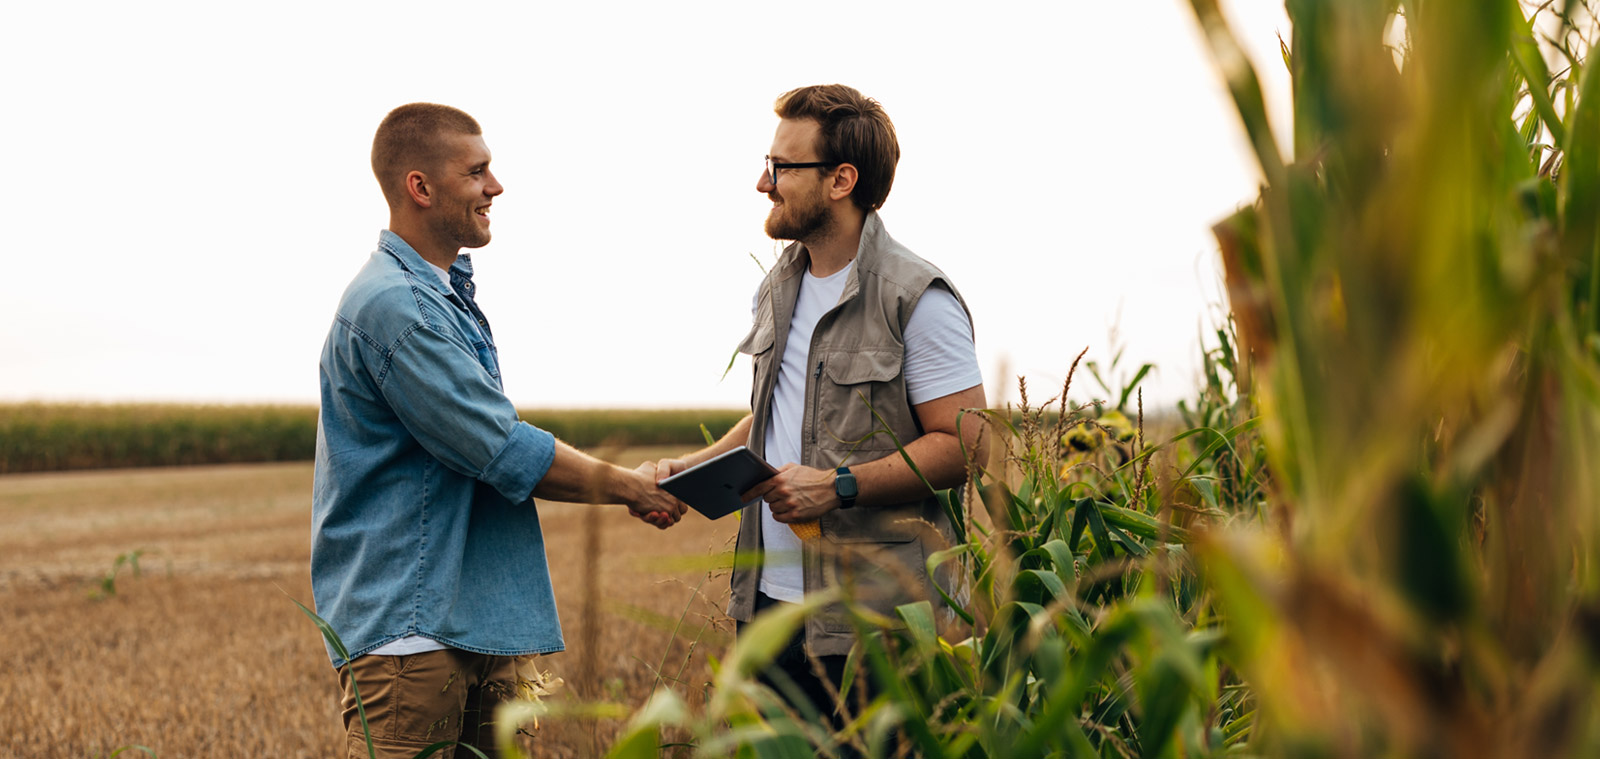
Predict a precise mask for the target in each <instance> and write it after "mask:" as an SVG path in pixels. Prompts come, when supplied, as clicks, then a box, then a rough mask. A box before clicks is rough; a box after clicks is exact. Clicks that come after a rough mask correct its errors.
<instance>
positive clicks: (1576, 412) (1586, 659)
mask: <svg viewBox="0 0 1600 759" xmlns="http://www.w3.org/2000/svg"><path fill="white" fill-rule="evenodd" d="M1190 4H1191V6H1192V8H1193V10H1194V13H1195V16H1196V18H1197V20H1198V21H1199V24H1200V27H1201V28H1202V29H1203V30H1204V34H1205V38H1206V41H1207V43H1208V45H1209V46H1210V48H1211V50H1212V53H1213V58H1214V59H1215V60H1216V61H1217V63H1218V68H1219V71H1220V73H1221V75H1222V77H1223V78H1224V80H1225V81H1226V82H1227V84H1228V87H1229V90H1230V92H1231V93H1232V95H1233V98H1234V101H1235V104H1236V106H1237V109H1238V112H1239V116H1240V120H1241V124H1242V128H1243V129H1244V132H1245V134H1246V135H1247V136H1248V137H1249V139H1250V142H1251V145H1252V146H1253V147H1254V149H1255V153H1256V159H1257V161H1258V163H1259V164H1260V166H1261V168H1262V174H1263V176H1264V178H1265V186H1264V188H1263V190H1262V192H1261V196H1260V198H1259V200H1258V202H1257V203H1256V204H1255V205H1254V206H1253V207H1251V208H1247V209H1245V210H1243V211H1241V212H1240V213H1238V214H1236V215H1235V216H1233V217H1231V218H1229V219H1227V220H1224V221H1223V222H1221V223H1219V224H1218V225H1217V227H1216V233H1217V238H1218V241H1219V244H1220V246H1221V249H1222V258H1223V262H1224V268H1225V270H1226V275H1227V279H1228V285H1229V293H1230V299H1231V300H1232V305H1233V308H1234V317H1235V319H1236V320H1237V323H1238V325H1239V334H1240V345H1239V348H1240V350H1239V354H1240V355H1239V356H1238V357H1237V359H1238V360H1239V361H1242V362H1245V363H1247V364H1249V365H1253V370H1252V373H1251V374H1250V376H1251V377H1252V378H1253V379H1254V381H1255V382H1254V384H1255V387H1254V390H1255V392H1256V393H1258V395H1259V402H1260V407H1261V408H1263V409H1267V410H1268V413H1265V414H1264V415H1263V417H1262V426H1261V429H1262V434H1263V437H1264V441H1265V450H1266V455H1267V462H1268V466H1269V469H1270V477H1269V478H1268V479H1269V481H1270V493H1268V497H1269V498H1271V499H1272V500H1273V501H1274V502H1275V503H1274V506H1275V508H1276V509H1277V510H1279V511H1281V513H1282V514H1283V515H1284V518H1285V521H1284V522H1283V523H1282V524H1280V525H1278V528H1277V529H1275V530H1269V531H1247V530H1246V531H1240V534H1239V535H1235V536H1231V537H1228V538H1226V539H1215V540H1208V541H1203V542H1202V544H1201V545H1200V546H1199V552H1198V557H1199V558H1200V560H1201V562H1202V564H1203V566H1205V567H1206V574H1207V580H1208V585H1209V587H1210V588H1211V589H1212V591H1213V592H1214V593H1215V594H1216V597H1217V599H1218V605H1217V608H1218V610H1219V611H1220V612H1221V613H1223V614H1224V615H1225V616H1226V618H1227V620H1228V623H1229V634H1230V637H1231V639H1232V640H1233V641H1234V642H1235V643H1234V645H1232V646H1230V648H1231V649H1232V654H1230V656H1233V657H1234V658H1236V659H1237V660H1239V661H1240V662H1241V669H1242V670H1243V672H1244V674H1245V676H1246V677H1247V678H1249V681H1250V683H1251V686H1252V690H1253V693H1252V698H1253V700H1254V703H1255V704H1257V705H1258V706H1259V711H1258V712H1256V714H1257V716H1256V717H1253V718H1252V719H1251V721H1250V730H1251V732H1252V733H1253V734H1254V733H1257V732H1264V733H1265V734H1266V735H1268V736H1270V739H1266V740H1264V741H1263V742H1257V743H1256V745H1257V747H1258V748H1260V749H1262V750H1265V751H1267V752H1268V753H1271V754H1273V755H1283V756H1345V755H1348V756H1371V755H1415V754H1418V753H1421V752H1439V753H1442V754H1446V755H1451V756H1464V757H1480V756H1481V757H1491V756H1527V755H1586V754H1591V753H1595V752H1596V751H1600V736H1597V735H1596V734H1595V731H1594V730H1592V729H1591V728H1588V727H1587V725H1591V724H1594V723H1595V719H1596V717H1600V710H1597V702H1596V699H1595V698H1594V697H1593V694H1594V687H1593V686H1594V682H1595V678H1596V675H1597V670H1596V667H1595V664H1594V662H1595V661H1596V657H1595V656H1594V652H1593V649H1592V647H1591V646H1588V645H1585V644H1580V643H1578V641H1580V640H1585V639H1590V640H1592V635H1591V634H1590V633H1588V632H1585V631H1587V630H1591V629H1592V628H1591V627H1589V625H1590V622H1588V621H1587V620H1592V619H1596V618H1600V616H1597V615H1596V613H1595V612H1594V611H1593V610H1594V609H1596V608H1597V603H1600V582H1597V580H1600V573H1597V572H1596V569H1595V562H1593V561H1592V559H1591V558H1590V557H1592V556H1594V555H1595V551H1596V548H1597V546H1596V536H1597V534H1600V506H1597V504H1600V499H1597V496H1600V483H1597V482H1596V480H1595V475H1594V473H1593V472H1594V466H1593V462H1594V461H1595V460H1596V456H1597V455H1600V364H1597V361H1596V356H1597V354H1596V350H1595V346H1597V345H1600V338H1597V328H1600V321H1597V316H1600V314H1597V310H1600V219H1597V217H1600V98H1597V97H1596V94H1597V93H1596V91H1597V90H1600V74H1597V73H1596V71H1595V68H1596V67H1594V66H1590V65H1587V61H1586V60H1585V58H1586V56H1587V53H1588V49H1589V46H1590V44H1591V43H1592V42H1593V41H1594V35H1595V32H1596V29H1595V26H1594V15H1593V13H1592V9H1589V8H1588V7H1587V4H1586V3H1583V2H1578V1H1576V0H1574V1H1571V2H1555V3H1544V4H1541V5H1537V6H1535V5H1532V4H1523V3H1518V2H1515V1H1514V0H1485V1H1484V2H1475V3H1443V2H1439V1H1438V0H1341V1H1339V2H1332V1H1330V0H1290V2H1288V4H1287V8H1288V11H1289V15H1290V18H1291V21H1292V23H1293V34H1292V40H1291V42H1290V43H1289V44H1288V45H1287V46H1286V52H1285V60H1286V63H1287V65H1288V66H1289V68H1290V72H1291V75H1292V78H1293V97H1294V125H1293V137H1292V144H1293V159H1292V160H1290V159H1286V158H1285V157H1284V156H1283V155H1282V153H1281V152H1280V151H1279V149H1278V141H1277V138H1276V135H1275V134H1274V133H1273V129H1272V126H1271V124H1270V123H1269V122H1268V120H1267V118H1266V111H1265V108H1264V104H1263V101H1262V98H1261V95H1260V88H1259V86H1258V85H1257V84H1256V77H1255V73H1254V71H1253V70H1252V69H1251V66H1250V64H1249V62H1248V59H1246V58H1244V57H1243V56H1242V55H1241V48H1240V46H1239V45H1238V44H1237V42H1236V41H1235V39H1234V37H1233V33H1232V31H1231V30H1230V29H1229V28H1228V24H1227V23H1226V21H1225V19H1224V18H1223V15H1222V14H1221V12H1220V10H1219V9H1218V8H1217V6H1216V3H1215V2H1212V1H1211V0H1191V3H1190ZM1401 30H1403V32H1402V31H1401ZM1280 536H1281V537H1280ZM1268 557H1272V558H1268ZM1306 671H1310V672H1312V673H1314V674H1312V675H1311V676H1312V677H1315V678H1316V682H1317V687H1314V688H1307V687H1305V685H1304V681H1303V678H1304V677H1305V674H1304V673H1305V672H1306ZM1377 683H1382V685H1381V686H1376V685H1375V684H1377ZM1330 714H1331V715H1337V719H1329V715H1330ZM1532 725H1538V726H1539V727H1538V728H1536V729H1535V728H1531V727H1528V726H1532ZM1258 728H1259V729H1258ZM1252 740H1253V741H1255V740H1257V739H1254V738H1253V739H1252Z"/></svg>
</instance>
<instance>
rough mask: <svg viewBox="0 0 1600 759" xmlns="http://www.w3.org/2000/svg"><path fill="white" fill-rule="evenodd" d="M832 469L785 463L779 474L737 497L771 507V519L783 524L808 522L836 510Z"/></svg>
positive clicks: (836, 500)
mask: <svg viewBox="0 0 1600 759" xmlns="http://www.w3.org/2000/svg"><path fill="white" fill-rule="evenodd" d="M833 478H834V473H833V470H831V469H812V468H811V467H808V466H800V465H799V464H785V465H784V466H783V468H782V469H779V470H778V475H777V476H776V477H773V478H772V479H769V480H767V481H766V482H763V483H761V484H760V485H757V486H755V487H754V488H751V489H750V491H749V492H747V493H745V494H744V495H742V496H740V497H741V498H743V499H744V500H746V501H748V500H750V499H752V498H760V499H762V500H764V501H766V502H767V505H768V506H771V507H772V518H773V519H776V520H778V521H779V522H783V523H786V524H787V523H792V522H809V521H811V520H813V519H819V518H821V517H822V515H823V514H826V513H828V512H830V511H833V510H834V509H837V508H839V494H838V493H836V492H834V489H833Z"/></svg>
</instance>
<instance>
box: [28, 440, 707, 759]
mask: <svg viewBox="0 0 1600 759" xmlns="http://www.w3.org/2000/svg"><path fill="white" fill-rule="evenodd" d="M670 452H674V451H662V450H646V449H629V450H625V451H620V452H616V455H615V456H614V460H616V461H618V462H619V463H624V464H634V463H637V462H638V461H640V460H643V459H644V458H645V457H647V456H650V457H653V456H656V455H658V454H661V453H670ZM310 493H311V465H310V464H306V463H295V464H260V465H241V466H221V467H194V468H173V469H148V470H118V471H109V472H94V473H72V474H37V475H12V476H5V477H0V604H3V605H4V607H5V608H6V609H7V613H6V620H7V621H6V623H5V624H4V626H3V627H0V630H3V631H4V635H5V640H6V643H7V645H6V646H5V647H4V649H3V651H0V672H4V673H5V675H4V677H0V755H3V756H19V757H21V756H26V757H72V758H74V759H82V758H83V757H90V756H101V755H104V754H105V753H107V752H109V751H110V750H112V749H115V748H116V747H118V746H123V745H128V744H140V745H144V746H149V747H150V748H152V749H154V750H155V751H156V752H157V753H158V754H159V755H160V756H161V757H326V756H334V755H336V751H337V746H338V745H339V740H340V726H339V717H338V708H337V685H336V680H335V676H334V672H333V669H332V668H331V667H330V666H329V665H328V662H327V659H326V656H325V655H324V653H323V648H322V642H321V639H320V637H319V636H318V635H317V633H316V630H315V629H314V628H313V627H312V626H311V624H310V622H308V621H307V620H306V619H305V617H303V616H302V615H301V614H300V612H299V610H298V609H296V608H295V607H294V604H292V603H290V602H289V599H288V598H286V597H285V596H284V592H287V593H289V594H290V595H292V596H294V597H295V598H298V599H301V600H302V601H306V602H308V603H309V601H310V599H311V587H310V572H309V569H308V565H309V561H310ZM591 512H593V513H596V514H597V518H595V519H593V520H592V522H593V524H594V525H595V528H596V532H595V533H594V534H593V535H592V536H589V535H586V534H585V530H586V527H585V524H586V522H589V521H590V520H588V519H586V515H587V514H589V513H591ZM540 519H541V522H542V525H543V528H544V531H545V537H546V541H547V545H548V551H549V559H550V569H551V575H552V578H553V580H554V582H555V587H556V597H557V605H558V607H559V610H560V612H559V613H560V615H561V621H562V627H563V630H564V632H565V634H566V638H567V646H568V649H569V650H568V652H566V653H563V654H557V655H554V656H550V657H546V658H544V659H542V660H540V664H541V666H543V667H544V668H546V669H550V670H553V671H554V672H555V673H556V674H558V675H560V676H561V677H563V678H565V679H566V681H567V683H568V684H569V688H568V689H567V690H566V691H565V697H566V698H571V697H572V696H573V694H574V693H578V694H583V695H586V696H590V697H600V698H607V699H612V700H615V701H619V702H621V703H623V704H625V705H627V706H629V707H630V708H631V707H636V706H637V705H639V704H640V703H642V702H643V699H644V698H645V697H646V696H647V695H648V694H649V692H650V690H651V688H652V686H653V685H654V682H655V674H654V671H653V668H654V667H655V666H656V664H657V663H658V662H660V661H661V659H662V657H663V655H664V654H666V653H669V649H668V642H669V637H670V628H667V629H663V628H662V627H661V625H660V623H648V622H645V621H642V620H641V616H647V615H638V614H629V613H626V612H624V611H623V609H624V608H626V607H637V608H639V609H643V610H646V611H647V612H648V613H650V614H655V615H662V616H667V617H671V618H672V619H673V620H676V618H677V617H678V615H680V614H681V613H682V612H683V611H684V610H685V609H686V608H688V607H689V606H690V600H691V598H692V596H693V590H692V589H693V587H694V586H695V584H696V583H698V582H699V581H700V580H701V579H702V577H703V576H704V574H705V573H704V572H703V571H697V570H693V569H681V570H672V569H668V568H666V567H665V566H664V563H663V562H661V561H657V560H659V559H667V558H673V557H707V556H709V555H711V554H712V553H714V552H716V551H719V550H723V549H724V548H726V547H727V544H728V541H729V540H730V539H731V537H732V534H733V531H734V530H735V529H736V524H735V523H734V521H733V520H731V519H730V520H725V521H723V522H717V523H712V522H708V521H707V520H705V519H704V518H702V517H699V516H698V515H696V514H692V513H691V515H690V516H688V517H686V518H685V520H684V522H683V523H681V524H679V525H678V526H676V527H674V528H673V529H671V530H668V531H666V532H658V531H656V530H655V529H654V528H651V527H649V526H646V525H644V524H642V523H640V522H638V521H636V520H633V519H631V518H629V517H628V516H627V515H626V513H625V512H624V511H623V510H622V509H621V508H620V507H602V508H598V509H594V508H591V507H583V506H575V505H571V504H556V503H541V504H540ZM592 541H598V544H599V546H600V550H599V551H597V552H595V553H593V554H589V553H588V552H587V551H586V550H585V545H586V544H589V543H591V542H592ZM136 550H139V551H143V553H142V554H141V555H140V557H139V567H140V569H141V570H142V574H141V576H140V577H137V578H136V577H134V576H132V573H131V572H130V571H129V568H128V567H126V566H124V567H123V569H122V570H121V572H120V573H119V574H118V575H117V579H116V583H115V593H114V594H111V595H103V594H100V593H99V591H100V588H101V579H102V578H103V577H104V576H105V575H106V573H107V572H108V571H109V570H111V568H112V564H113V561H114V560H115V559H116V557H117V556H118V555H121V554H128V553H131V552H133V551H136ZM589 567H592V568H593V570H592V571H593V577H594V579H593V583H592V585H591V584H589V583H587V582H586V580H585V574H586V572H587V571H588V568H589ZM590 587H592V590H591V591H588V592H586V590H585V589H586V588H590ZM280 588H281V589H282V591H281V592H280ZM726 590H727V580H726V577H725V576H719V577H717V578H715V579H713V580H711V581H709V582H706V583H705V588H704V591H705V593H706V594H707V595H710V596H711V597H712V598H713V600H717V601H719V602H720V600H721V599H722V598H723V597H724V595H725V593H726ZM97 595H99V596H100V597H98V598H97V597H96V596H97ZM586 608H587V610H588V614H587V615H586V613H585V610H586ZM693 609H694V612H695V614H694V615H692V616H691V619H690V622H692V623H693V624H692V625H690V628H689V629H690V634H691V635H692V634H693V632H694V631H695V630H698V629H699V628H700V626H701V623H702V622H703V621H704V620H705V619H708V618H709V619H713V620H717V621H718V623H719V624H722V625H724V627H725V624H726V621H725V619H722V618H721V615H720V613H719V612H717V611H716V610H715V609H713V608H712V607H710V606H708V605H706V604H703V603H702V604H698V605H695V606H694V607H693ZM586 617H587V618H589V619H593V620H595V624H594V626H593V629H590V630H586V629H584V627H583V625H582V620H584V619H585V618H586ZM726 641H727V637H726V635H725V634H723V635H721V636H717V637H716V642H715V643H709V642H708V643H706V644H702V645H701V646H700V648H699V650H698V652H697V654H696V656H695V657H694V659H693V661H692V662H690V665H689V667H688V668H687V670H686V672H685V678H684V679H685V680H686V681H688V682H689V683H690V684H693V683H700V682H704V681H705V680H706V679H707V677H706V676H707V670H706V666H705V663H704V653H705V652H706V651H707V650H708V649H709V650H710V651H711V652H713V653H717V652H720V651H721V649H722V648H723V647H724V645H725V643H726ZM685 651H686V646H685V645H684V644H683V643H678V644H676V645H674V646H672V648H671V650H670V654H671V655H670V656H668V658H667V661H668V662H669V665H670V666H669V670H671V671H672V672H673V673H675V672H676V671H677V668H678V667H679V666H680V665H682V664H683V663H684V661H685V657H686V654H685ZM682 690H685V691H688V692H689V693H691V694H695V693H697V692H698V691H699V690H700V688H698V687H693V686H692V685H691V687H688V688H684V689H682ZM619 728H620V725H618V724H613V723H609V722H604V723H599V724H596V723H593V722H583V721H577V720H564V721H546V722H545V723H544V724H543V727H542V728H541V729H540V730H539V731H538V735H537V737H536V738H535V739H534V740H533V741H532V742H531V744H530V749H531V751H532V752H533V754H534V755H535V756H554V757H576V756H590V755H593V754H594V753H595V752H596V749H597V748H602V749H603V748H604V747H605V746H606V745H608V744H609V743H610V742H611V739H612V738H613V736H614V735H615V734H616V732H617V731H618V729H619ZM128 755H129V754H124V756H128ZM134 755H139V756H142V754H137V752H135V754H134Z"/></svg>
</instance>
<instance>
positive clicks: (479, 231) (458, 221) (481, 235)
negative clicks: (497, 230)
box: [445, 205, 492, 248]
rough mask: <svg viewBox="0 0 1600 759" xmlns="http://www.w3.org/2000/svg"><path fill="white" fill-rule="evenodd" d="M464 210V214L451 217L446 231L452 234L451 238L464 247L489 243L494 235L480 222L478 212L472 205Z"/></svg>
mask: <svg viewBox="0 0 1600 759" xmlns="http://www.w3.org/2000/svg"><path fill="white" fill-rule="evenodd" d="M463 210H464V211H465V213H464V215H454V216H451V217H450V221H449V223H448V225H447V227H446V229H445V232H446V233H447V234H448V235H450V239H451V240H454V241H455V242H456V244H458V245H460V246H461V247H463V248H481V247H483V246H485V245H488V244H489V238H490V237H491V236H492V235H491V234H490V232H489V230H487V229H484V228H483V226H482V225H480V224H479V223H478V214H477V213H476V212H474V211H473V210H472V206H470V205H468V206H467V207H466V208H464V209H463Z"/></svg>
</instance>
